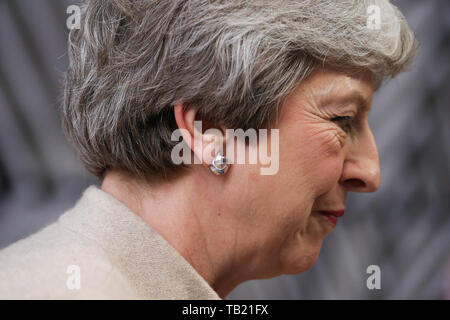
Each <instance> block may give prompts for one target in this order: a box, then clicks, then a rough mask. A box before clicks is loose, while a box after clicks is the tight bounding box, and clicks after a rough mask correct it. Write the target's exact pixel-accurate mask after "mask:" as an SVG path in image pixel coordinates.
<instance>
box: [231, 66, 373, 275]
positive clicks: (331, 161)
mask: <svg viewBox="0 0 450 320" xmlns="http://www.w3.org/2000/svg"><path fill="white" fill-rule="evenodd" d="M372 94H373V89H372V83H371V80H370V76H369V75H367V74H366V75H359V76H358V77H356V76H351V75H348V74H344V73H340V72H337V71H332V70H321V71H316V72H315V73H313V74H312V75H311V76H310V77H308V78H307V79H306V80H304V81H303V82H302V84H301V85H300V86H299V87H298V88H297V89H296V90H295V91H294V92H293V94H292V95H291V96H289V97H288V99H287V100H286V101H285V104H284V106H283V108H282V109H281V114H280V118H279V122H278V125H277V126H275V128H278V129H279V170H278V173H277V174H275V175H260V171H259V166H255V165H245V166H239V165H238V166H235V167H234V169H233V170H231V171H233V173H232V174H233V175H234V177H235V179H236V181H238V182H237V184H240V186H239V187H238V190H239V191H238V192H236V194H235V195H234V196H236V197H239V198H241V199H242V197H245V199H248V201H247V203H248V207H247V208H243V209H244V211H243V212H248V214H246V215H244V216H240V217H239V220H240V223H239V225H240V226H241V227H242V228H239V229H240V235H239V230H238V231H237V232H238V234H237V236H241V237H245V243H247V244H248V245H249V246H250V247H249V248H253V250H252V251H253V252H254V250H255V248H256V251H258V253H259V254H258V259H261V260H260V261H259V262H258V263H259V264H255V265H259V266H264V270H260V275H261V277H266V276H274V275H278V274H292V273H299V272H302V271H305V270H306V269H308V268H310V267H311V266H312V265H313V264H314V263H315V261H316V259H317V256H318V253H319V250H320V247H321V244H322V240H323V238H324V237H325V235H327V234H328V233H329V232H331V231H332V230H333V229H334V227H335V222H333V220H335V219H333V218H330V217H327V216H326V215H324V214H322V213H320V212H319V211H337V210H343V209H345V200H346V196H347V192H348V191H356V192H373V191H375V190H377V188H378V187H379V185H380V168H379V159H378V152H377V148H376V145H375V141H374V138H373V135H372V132H371V130H370V128H369V124H368V114H369V108H370V104H371V100H372ZM269 141H270V138H269ZM269 150H270V149H269ZM272 158H273V157H272ZM231 171H230V172H231ZM245 175H249V179H242V176H245ZM247 181H248V182H247ZM241 202H242V201H241ZM241 212H242V211H241Z"/></svg>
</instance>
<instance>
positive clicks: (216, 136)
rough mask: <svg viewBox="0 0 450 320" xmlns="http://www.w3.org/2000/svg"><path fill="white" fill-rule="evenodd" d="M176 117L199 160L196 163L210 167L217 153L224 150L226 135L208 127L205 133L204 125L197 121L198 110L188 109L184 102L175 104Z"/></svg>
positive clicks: (179, 126) (188, 144) (184, 137)
mask: <svg viewBox="0 0 450 320" xmlns="http://www.w3.org/2000/svg"><path fill="white" fill-rule="evenodd" d="M174 115H175V120H176V122H177V125H178V129H180V131H181V134H182V136H183V140H184V142H185V143H186V144H187V146H188V147H189V148H190V149H191V150H192V152H193V153H194V155H195V157H196V158H197V159H198V160H197V161H195V162H194V163H202V164H203V165H205V166H207V167H209V166H210V164H211V161H212V159H213V158H214V156H215V155H216V154H217V152H219V151H222V150H223V142H224V133H223V132H222V131H221V130H219V129H214V128H208V125H206V128H207V130H206V131H205V132H204V130H205V128H204V123H203V122H202V120H196V115H197V110H196V109H195V108H192V107H187V108H186V107H185V104H184V103H183V102H177V103H175V104H174Z"/></svg>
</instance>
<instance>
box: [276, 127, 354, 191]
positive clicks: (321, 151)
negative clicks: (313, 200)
mask: <svg viewBox="0 0 450 320" xmlns="http://www.w3.org/2000/svg"><path fill="white" fill-rule="evenodd" d="M296 137H297V139H296V141H294V140H292V139H291V140H288V141H287V143H286V144H287V145H286V147H285V148H284V149H285V150H287V152H286V153H285V154H283V153H281V154H282V156H283V157H284V158H285V159H284V160H283V161H280V167H282V165H283V164H284V165H285V166H286V167H288V169H287V171H289V172H290V175H289V177H290V179H296V180H297V183H299V185H298V186H299V187H301V185H303V186H304V187H305V188H307V189H309V191H312V192H313V194H310V195H311V196H313V197H316V196H317V195H318V193H321V192H326V191H328V190H329V189H330V188H331V187H333V186H334V184H335V183H336V182H337V181H338V180H339V177H340V175H341V172H342V166H343V161H344V153H343V145H344V142H345V133H342V132H341V130H338V129H337V128H335V127H334V126H333V125H329V124H309V125H307V124H305V125H304V128H303V130H302V131H301V132H299V133H298V134H297V135H296ZM294 145H295V146H296V147H294Z"/></svg>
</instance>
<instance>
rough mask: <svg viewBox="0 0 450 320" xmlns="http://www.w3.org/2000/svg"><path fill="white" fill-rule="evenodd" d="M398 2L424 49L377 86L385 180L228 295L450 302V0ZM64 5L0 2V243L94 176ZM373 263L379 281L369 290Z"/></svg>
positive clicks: (69, 201)
mask: <svg viewBox="0 0 450 320" xmlns="http://www.w3.org/2000/svg"><path fill="white" fill-rule="evenodd" d="M393 2H394V4H396V5H397V6H398V7H399V8H400V9H401V10H402V12H403V13H404V15H405V16H406V18H407V20H408V22H409V23H410V25H411V27H412V28H413V30H414V31H415V32H416V35H417V37H418V38H419V41H420V43H421V52H420V54H419V56H418V58H417V60H416V61H415V63H414V64H413V66H412V67H411V68H410V69H411V70H410V71H409V72H407V73H404V74H402V75H400V76H399V77H398V78H396V79H394V80H391V81H390V82H388V83H387V84H386V85H385V86H384V87H383V88H382V89H381V90H380V91H379V92H377V93H376V94H375V98H374V101H373V109H372V110H373V111H372V114H371V117H370V121H371V124H372V128H373V131H374V134H375V137H376V140H377V144H378V147H379V152H380V159H381V169H382V187H381V188H380V190H379V191H378V192H377V193H375V194H355V195H352V196H351V197H350V199H349V201H348V205H347V207H348V210H347V211H348V212H347V213H346V216H345V218H344V219H343V220H340V221H339V226H338V228H336V229H335V230H334V232H333V233H332V234H330V235H329V236H327V238H326V239H325V241H324V244H323V247H322V251H321V253H320V257H319V260H318V261H317V263H316V265H315V266H314V267H313V268H312V269H310V270H309V271H307V272H305V273H302V274H299V275H295V276H281V277H278V278H274V279H270V280H258V281H249V282H247V283H244V284H242V285H241V286H239V287H238V288H237V289H236V290H235V291H233V292H232V294H231V295H230V296H229V298H230V299H241V298H244V299H450V214H449V213H450V183H449V181H450V180H449V178H450V177H449V176H450V174H449V173H450V108H449V107H450V1H448V0H434V1H421V0H397V1H395V0H394V1H393ZM70 4H76V2H75V1H70V0H57V1H56V0H0V248H3V247H5V246H7V245H8V244H10V243H12V242H14V241H17V240H19V239H22V238H24V237H26V236H27V235H29V234H31V233H34V232H36V231H37V230H39V229H40V228H42V227H43V226H45V225H47V224H49V223H51V222H53V221H55V220H56V219H57V217H58V216H59V215H60V214H61V213H62V212H64V211H65V210H66V209H68V208H70V207H71V206H73V204H74V203H75V202H76V200H77V199H78V198H79V197H80V195H81V193H82V191H83V189H84V188H86V187H87V186H88V185H90V184H98V182H97V181H96V180H95V179H94V178H93V177H91V176H90V175H89V174H88V173H87V172H86V171H85V170H84V169H83V167H82V166H81V164H80V163H79V161H78V160H77V159H76V156H75V155H74V152H73V151H72V150H71V148H70V147H69V146H68V144H67V143H66V142H65V140H64V137H63V135H62V132H61V128H60V125H59V116H58V113H59V112H58V110H59V106H60V101H61V79H62V76H63V72H64V70H65V68H66V65H67V54H66V40H67V34H68V31H69V30H68V29H67V27H66V20H67V19H68V17H69V14H67V13H66V9H67V7H68V6H69V5H70ZM373 264H374V265H378V266H379V267H380V268H381V289H380V290H369V289H368V288H367V287H366V279H367V277H368V276H369V275H368V274H367V273H366V268H367V267H368V266H369V265H373ZM0 285H1V284H0Z"/></svg>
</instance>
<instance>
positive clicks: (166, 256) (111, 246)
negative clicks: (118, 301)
mask: <svg viewBox="0 0 450 320" xmlns="http://www.w3.org/2000/svg"><path fill="white" fill-rule="evenodd" d="M59 222H60V223H61V224H63V225H64V227H66V228H69V229H71V230H72V231H74V232H77V233H79V234H81V235H83V236H84V237H87V238H89V239H91V240H92V241H93V242H92V243H93V245H97V246H100V247H101V248H102V249H103V250H105V252H107V254H108V256H109V257H110V259H111V261H112V263H113V264H115V266H116V267H117V268H118V269H119V270H120V272H121V273H123V275H124V276H125V277H126V278H127V279H128V280H129V281H130V282H131V284H132V285H133V287H134V288H135V289H136V291H137V293H138V294H139V295H140V296H142V297H143V298H144V299H192V300H196V299H220V297H219V296H218V295H217V293H216V292H215V291H214V290H213V289H212V288H211V287H210V285H209V284H208V283H207V282H206V281H205V280H204V279H203V278H202V277H201V276H200V275H199V274H198V273H197V271H196V270H195V269H194V268H193V267H192V266H191V265H190V264H189V263H188V262H187V261H186V260H185V259H184V258H183V257H182V256H181V254H179V253H178V251H176V250H175V249H174V248H173V247H172V246H171V245H170V244H169V243H168V242H167V241H166V240H165V239H164V238H163V237H162V236H161V235H159V234H158V233H157V232H156V231H155V230H154V229H153V228H151V227H150V226H149V225H148V224H147V223H146V222H145V221H144V220H142V218H140V217H139V216H138V215H137V214H135V213H134V212H132V211H131V210H130V209H128V208H127V207H126V206H125V205H124V204H123V203H122V202H120V201H119V200H117V199H116V198H114V197H113V196H111V195H109V194H108V193H106V192H104V191H103V190H101V189H100V188H98V187H97V186H91V187H89V188H88V189H86V190H85V192H84V194H83V196H82V197H81V199H80V200H79V201H78V202H77V204H76V205H75V207H74V208H72V209H71V210H69V211H68V212H66V213H65V214H64V215H62V216H61V217H60V219H59Z"/></svg>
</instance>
